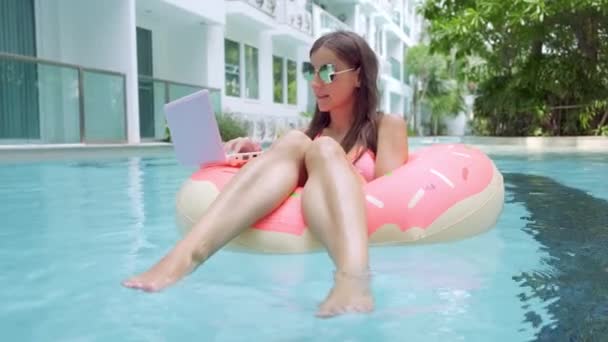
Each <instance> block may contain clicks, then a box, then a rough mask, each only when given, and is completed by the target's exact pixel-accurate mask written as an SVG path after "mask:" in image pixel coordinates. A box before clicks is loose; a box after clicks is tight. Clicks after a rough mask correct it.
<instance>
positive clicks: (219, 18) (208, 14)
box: [163, 0, 226, 25]
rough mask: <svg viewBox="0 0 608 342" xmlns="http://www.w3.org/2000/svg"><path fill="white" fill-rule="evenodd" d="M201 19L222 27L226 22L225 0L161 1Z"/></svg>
mask: <svg viewBox="0 0 608 342" xmlns="http://www.w3.org/2000/svg"><path fill="white" fill-rule="evenodd" d="M163 1H165V2H167V3H169V4H171V5H173V6H176V7H178V8H181V9H184V10H186V11H189V12H192V13H194V14H196V15H198V16H200V17H202V18H205V19H207V20H210V21H213V22H214V23H215V24H221V25H223V24H224V23H225V22H226V16H225V13H226V1H225V0H163Z"/></svg>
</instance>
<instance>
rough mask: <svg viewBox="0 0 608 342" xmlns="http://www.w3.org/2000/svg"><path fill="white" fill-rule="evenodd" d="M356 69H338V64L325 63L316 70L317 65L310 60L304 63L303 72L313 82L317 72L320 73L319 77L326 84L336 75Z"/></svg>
mask: <svg viewBox="0 0 608 342" xmlns="http://www.w3.org/2000/svg"><path fill="white" fill-rule="evenodd" d="M352 70H355V68H350V69H345V70H340V71H336V66H335V65H333V64H324V65H321V66H320V67H319V70H315V67H314V66H313V65H312V63H310V62H304V64H303V65H302V73H303V74H304V78H305V79H306V80H308V81H309V82H311V81H312V80H313V79H314V78H315V74H319V78H320V79H321V81H322V82H323V83H325V84H330V83H332V82H333V81H334V79H335V78H336V75H339V74H342V73H345V72H348V71H352Z"/></svg>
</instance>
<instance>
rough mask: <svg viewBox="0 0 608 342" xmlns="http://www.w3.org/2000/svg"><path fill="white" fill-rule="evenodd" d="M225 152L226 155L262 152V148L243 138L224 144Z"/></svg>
mask: <svg viewBox="0 0 608 342" xmlns="http://www.w3.org/2000/svg"><path fill="white" fill-rule="evenodd" d="M224 151H226V153H249V152H260V151H262V147H261V146H260V144H258V143H256V142H255V141H253V140H251V139H250V138H248V137H241V138H236V139H232V140H230V141H227V142H226V143H224Z"/></svg>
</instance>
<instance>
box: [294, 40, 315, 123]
mask: <svg viewBox="0 0 608 342" xmlns="http://www.w3.org/2000/svg"><path fill="white" fill-rule="evenodd" d="M308 52H309V47H304V46H301V47H299V48H298V58H297V59H296V63H297V73H296V75H297V76H296V77H297V84H298V111H299V112H306V111H308V109H309V107H310V106H311V105H312V104H311V103H309V101H310V99H311V97H310V96H309V92H310V91H312V90H311V89H310V85H309V84H308V81H307V80H306V79H305V78H304V76H303V75H302V72H301V70H302V64H303V63H304V62H308V61H309V58H308Z"/></svg>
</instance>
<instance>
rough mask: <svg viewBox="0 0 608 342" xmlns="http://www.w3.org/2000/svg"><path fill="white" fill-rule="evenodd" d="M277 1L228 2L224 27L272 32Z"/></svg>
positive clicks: (238, 0) (241, 0)
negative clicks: (235, 26) (231, 26)
mask: <svg viewBox="0 0 608 342" xmlns="http://www.w3.org/2000/svg"><path fill="white" fill-rule="evenodd" d="M276 19H277V0H228V1H226V25H237V26H238V27H239V29H240V30H246V31H252V32H253V31H259V30H272V29H274V28H275V26H276V23H277V22H276Z"/></svg>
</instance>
